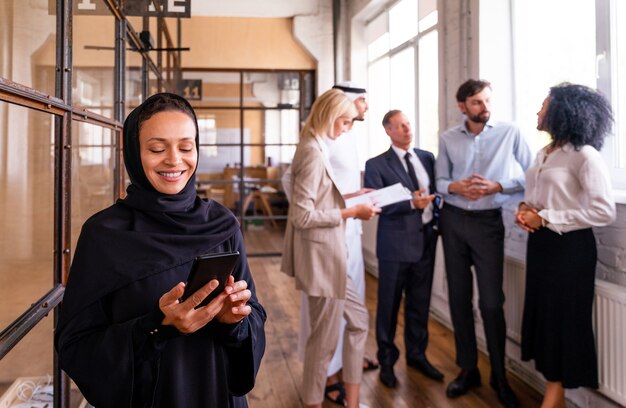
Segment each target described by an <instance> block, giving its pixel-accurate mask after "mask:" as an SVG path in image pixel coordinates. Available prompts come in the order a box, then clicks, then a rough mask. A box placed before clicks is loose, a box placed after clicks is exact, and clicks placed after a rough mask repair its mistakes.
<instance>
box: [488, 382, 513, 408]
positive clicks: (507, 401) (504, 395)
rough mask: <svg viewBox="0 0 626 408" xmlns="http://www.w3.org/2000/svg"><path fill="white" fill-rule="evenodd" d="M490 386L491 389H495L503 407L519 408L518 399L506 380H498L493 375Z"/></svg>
mask: <svg viewBox="0 0 626 408" xmlns="http://www.w3.org/2000/svg"><path fill="white" fill-rule="evenodd" d="M489 385H491V388H493V389H494V390H495V392H496V394H498V400H499V401H500V403H501V404H502V406H503V407H506V408H517V407H518V406H519V403H518V402H517V397H516V396H515V393H514V392H513V390H512V389H511V387H510V386H509V383H508V382H507V381H506V378H498V377H496V376H494V375H492V376H491V380H490V381H489Z"/></svg>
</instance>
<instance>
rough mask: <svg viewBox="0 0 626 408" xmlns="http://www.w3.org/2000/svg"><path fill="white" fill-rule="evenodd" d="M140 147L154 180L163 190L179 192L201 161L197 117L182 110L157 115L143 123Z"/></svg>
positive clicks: (150, 179) (166, 192)
mask: <svg viewBox="0 0 626 408" xmlns="http://www.w3.org/2000/svg"><path fill="white" fill-rule="evenodd" d="M139 151H140V155H141V165H142V166H143V171H144V173H145V174H146V177H147V178H148V181H150V184H152V186H153V187H154V188H155V189H156V190H157V191H158V192H160V193H164V194H177V193H179V192H180V191H181V190H182V189H183V188H184V187H185V185H187V182H188V181H189V179H190V178H191V175H192V174H193V172H194V170H195V169H196V165H197V164H198V153H197V151H196V126H195V124H194V122H193V120H192V119H191V118H190V117H189V116H188V115H186V114H185V113H183V112H180V111H165V112H159V113H157V114H155V115H153V116H152V117H151V118H150V119H148V120H146V121H145V122H143V123H142V124H141V128H140V130H139Z"/></svg>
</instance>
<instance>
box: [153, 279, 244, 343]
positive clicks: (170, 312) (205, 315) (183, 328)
mask: <svg viewBox="0 0 626 408" xmlns="http://www.w3.org/2000/svg"><path fill="white" fill-rule="evenodd" d="M218 284H219V283H218V282H217V280H215V279H213V280H212V281H210V282H209V283H207V284H206V285H204V286H203V287H201V288H200V289H198V290H197V291H196V292H195V293H194V294H192V295H191V296H189V297H188V298H187V299H185V301H184V302H181V301H180V300H179V299H180V298H181V297H182V296H183V292H184V291H185V284H184V283H183V282H180V283H179V284H177V285H176V286H174V287H173V288H172V290H170V291H169V292H167V293H165V294H164V295H163V296H161V298H160V299H159V308H160V309H161V312H162V313H163V315H164V316H165V318H164V319H163V322H162V323H161V324H163V325H170V326H174V327H175V328H176V329H177V330H178V331H179V332H181V333H183V334H191V333H194V332H195V331H197V330H199V329H201V328H202V327H204V326H205V325H206V324H207V323H209V322H210V321H211V320H213V319H214V318H215V316H217V314H218V313H219V312H220V311H221V310H222V308H223V306H224V301H225V300H226V297H227V296H228V295H229V294H230V292H232V287H230V286H226V288H225V289H224V291H223V292H222V293H220V294H219V295H218V296H217V297H216V298H215V299H213V300H212V301H211V303H209V304H208V305H206V306H203V307H200V308H198V309H196V308H195V307H196V306H198V305H199V304H200V303H201V302H202V301H203V300H204V299H205V298H206V297H207V296H208V295H209V293H211V292H213V290H215V288H217V286H218ZM229 289H230V290H229Z"/></svg>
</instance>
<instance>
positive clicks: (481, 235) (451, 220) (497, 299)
mask: <svg viewBox="0 0 626 408" xmlns="http://www.w3.org/2000/svg"><path fill="white" fill-rule="evenodd" d="M439 224H440V232H441V238H442V242H443V249H444V258H445V264H446V274H447V277H448V297H449V299H448V300H449V303H450V314H451V316H452V325H453V326H454V341H455V345H456V363H457V365H459V366H460V367H461V368H464V369H471V368H476V366H477V363H478V351H477V347H476V334H475V328H474V314H473V305H472V296H473V279H472V271H471V269H470V268H471V266H472V265H474V269H475V272H476V281H477V284H478V295H479V308H480V315H481V317H482V320H483V325H484V328H485V337H486V339H487V350H488V351H489V360H490V362H491V370H492V373H493V375H495V376H496V377H499V378H504V374H505V370H504V347H505V343H506V323H505V321H504V309H503V305H504V292H503V291H502V273H503V263H504V225H503V223H502V214H501V212H500V210H487V211H471V212H470V211H463V210H461V209H459V208H457V207H451V206H449V205H446V206H444V208H443V212H442V214H441V218H440V221H439Z"/></svg>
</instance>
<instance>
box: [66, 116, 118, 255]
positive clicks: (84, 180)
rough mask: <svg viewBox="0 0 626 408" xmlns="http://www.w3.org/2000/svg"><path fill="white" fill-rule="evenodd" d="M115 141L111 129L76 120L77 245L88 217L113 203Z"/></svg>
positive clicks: (74, 222)
mask: <svg viewBox="0 0 626 408" xmlns="http://www.w3.org/2000/svg"><path fill="white" fill-rule="evenodd" d="M113 142H114V141H113V132H112V131H111V129H108V128H104V127H101V126H96V125H92V124H89V123H84V122H77V121H74V122H73V123H72V245H73V246H75V245H76V241H77V240H78V235H79V233H80V229H81V227H82V225H83V223H84V222H85V220H86V219H87V218H89V217H90V216H92V215H93V214H94V213H96V212H98V211H100V210H102V209H104V208H106V207H108V206H109V205H111V204H112V203H113V200H114V191H113V178H114V173H113V169H114V166H113V164H114V154H115V146H114V143H113ZM72 253H73V251H72Z"/></svg>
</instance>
